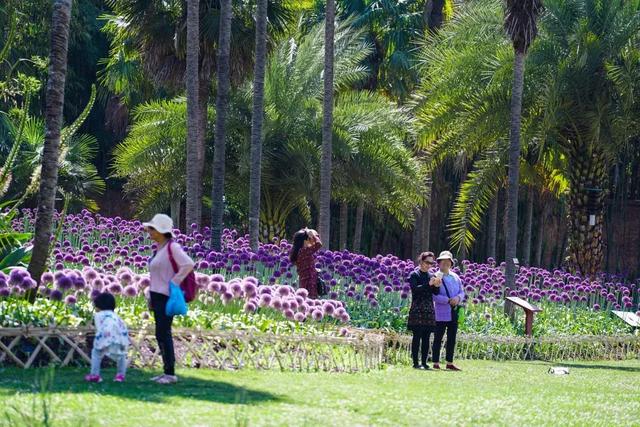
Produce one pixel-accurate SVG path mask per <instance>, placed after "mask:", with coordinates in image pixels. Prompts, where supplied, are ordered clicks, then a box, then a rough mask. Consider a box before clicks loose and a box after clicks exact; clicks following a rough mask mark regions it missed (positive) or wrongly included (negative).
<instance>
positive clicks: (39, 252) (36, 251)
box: [29, 0, 72, 282]
mask: <svg viewBox="0 0 640 427" xmlns="http://www.w3.org/2000/svg"><path fill="white" fill-rule="evenodd" d="M71 5H72V0H54V2H53V13H52V17H51V52H50V55H49V78H48V81H47V93H46V109H45V123H46V133H45V143H44V150H43V156H42V178H41V180H40V192H39V195H38V214H37V217H36V224H35V235H34V239H33V240H34V242H33V252H32V255H31V261H30V262H29V273H30V274H31V277H32V278H33V279H34V280H36V281H38V282H39V281H40V276H41V275H42V273H43V272H44V269H45V268H46V264H47V257H48V256H49V240H50V237H51V228H52V225H53V211H54V207H55V206H54V205H55V196H56V188H57V185H58V154H59V153H58V152H59V146H60V131H61V129H62V107H63V105H64V88H65V80H66V76H67V48H68V46H69V22H70V21H71Z"/></svg>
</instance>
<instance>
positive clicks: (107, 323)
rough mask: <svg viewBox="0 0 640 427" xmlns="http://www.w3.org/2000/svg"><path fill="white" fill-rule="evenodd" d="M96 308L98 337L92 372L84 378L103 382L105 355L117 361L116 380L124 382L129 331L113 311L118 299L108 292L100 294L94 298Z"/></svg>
mask: <svg viewBox="0 0 640 427" xmlns="http://www.w3.org/2000/svg"><path fill="white" fill-rule="evenodd" d="M93 305H94V307H95V309H96V314H95V316H94V322H95V326H96V337H95V339H94V341H93V350H91V373H90V374H88V375H86V376H85V377H84V379H85V380H86V381H89V382H94V383H99V382H102V377H100V364H101V362H102V359H103V358H104V357H105V356H108V357H109V358H110V359H112V360H115V361H116V363H117V368H118V371H117V374H116V377H115V378H114V381H116V382H123V381H124V376H125V373H126V370H127V351H128V349H129V331H128V330H127V326H126V325H125V324H124V322H123V321H122V319H120V318H119V317H118V316H117V315H116V314H115V313H114V312H113V311H114V310H115V308H116V299H115V298H114V297H113V295H111V294H110V293H108V292H104V293H101V294H99V295H98V296H97V297H96V298H95V299H94V300H93Z"/></svg>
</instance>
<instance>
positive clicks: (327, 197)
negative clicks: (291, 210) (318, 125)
mask: <svg viewBox="0 0 640 427" xmlns="http://www.w3.org/2000/svg"><path fill="white" fill-rule="evenodd" d="M335 9H336V5H335V0H327V8H326V15H325V27H324V99H323V108H322V159H321V164H320V215H319V229H320V230H319V232H320V236H321V237H322V239H323V240H324V241H325V242H327V249H329V242H330V241H331V156H332V143H333V142H332V140H333V57H334V48H333V42H334V40H333V38H334V26H335V14H336V10H335Z"/></svg>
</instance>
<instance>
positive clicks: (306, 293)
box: [296, 288, 309, 298]
mask: <svg viewBox="0 0 640 427" xmlns="http://www.w3.org/2000/svg"><path fill="white" fill-rule="evenodd" d="M296 295H299V296H301V297H302V298H308V297H309V291H308V290H306V289H305V288H298V289H297V290H296Z"/></svg>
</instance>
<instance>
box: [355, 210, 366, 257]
mask: <svg viewBox="0 0 640 427" xmlns="http://www.w3.org/2000/svg"><path fill="white" fill-rule="evenodd" d="M363 218H364V202H362V201H360V202H358V207H357V208H356V228H355V230H354V232H353V248H352V250H353V252H360V245H361V244H362V220H363Z"/></svg>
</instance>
